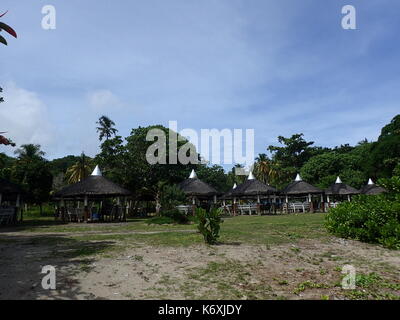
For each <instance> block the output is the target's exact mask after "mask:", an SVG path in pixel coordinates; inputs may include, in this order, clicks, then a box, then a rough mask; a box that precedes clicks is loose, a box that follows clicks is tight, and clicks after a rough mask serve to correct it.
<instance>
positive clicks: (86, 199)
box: [83, 196, 89, 222]
mask: <svg viewBox="0 0 400 320" xmlns="http://www.w3.org/2000/svg"><path fill="white" fill-rule="evenodd" d="M83 206H84V211H85V222H87V221H88V219H89V208H88V197H87V196H85V198H84V200H83Z"/></svg>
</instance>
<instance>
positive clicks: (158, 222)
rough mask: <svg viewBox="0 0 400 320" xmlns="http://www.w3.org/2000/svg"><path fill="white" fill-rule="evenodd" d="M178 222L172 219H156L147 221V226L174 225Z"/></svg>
mask: <svg viewBox="0 0 400 320" xmlns="http://www.w3.org/2000/svg"><path fill="white" fill-rule="evenodd" d="M174 223H176V221H175V220H174V219H172V218H170V217H154V218H151V219H149V220H147V224H160V225H162V224H174Z"/></svg>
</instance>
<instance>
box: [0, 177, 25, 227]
mask: <svg viewBox="0 0 400 320" xmlns="http://www.w3.org/2000/svg"><path fill="white" fill-rule="evenodd" d="M21 194H22V189H21V188H20V187H19V186H18V185H16V184H14V183H12V182H9V181H7V180H5V179H0V225H1V224H9V223H16V222H17V220H18V214H19V209H20V205H21ZM14 204H15V205H14ZM21 220H22V215H21Z"/></svg>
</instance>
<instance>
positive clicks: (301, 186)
mask: <svg viewBox="0 0 400 320" xmlns="http://www.w3.org/2000/svg"><path fill="white" fill-rule="evenodd" d="M281 194H282V195H284V196H285V202H286V205H287V204H288V203H289V198H304V197H305V198H306V202H308V204H309V206H310V211H311V212H313V211H314V203H313V197H314V196H317V195H319V196H320V198H321V205H322V206H323V202H324V199H323V194H324V191H323V190H322V189H320V188H317V187H314V186H313V185H311V184H309V183H307V182H305V181H303V179H302V178H301V176H300V174H297V176H296V179H295V180H294V181H293V182H291V183H290V184H289V185H288V186H286V188H284V189H283V190H282V191H281Z"/></svg>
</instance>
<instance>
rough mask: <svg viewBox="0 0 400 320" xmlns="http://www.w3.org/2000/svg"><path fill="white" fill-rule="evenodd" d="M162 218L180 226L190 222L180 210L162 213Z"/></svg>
mask: <svg viewBox="0 0 400 320" xmlns="http://www.w3.org/2000/svg"><path fill="white" fill-rule="evenodd" d="M161 217H167V218H170V219H172V220H173V221H175V222H176V223H179V224H185V223H188V222H189V219H188V217H187V216H186V215H185V214H184V213H182V212H180V211H179V210H178V209H171V210H165V211H162V212H161Z"/></svg>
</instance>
